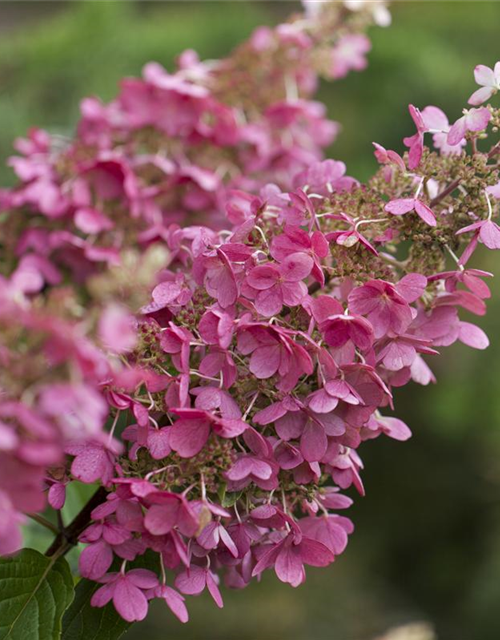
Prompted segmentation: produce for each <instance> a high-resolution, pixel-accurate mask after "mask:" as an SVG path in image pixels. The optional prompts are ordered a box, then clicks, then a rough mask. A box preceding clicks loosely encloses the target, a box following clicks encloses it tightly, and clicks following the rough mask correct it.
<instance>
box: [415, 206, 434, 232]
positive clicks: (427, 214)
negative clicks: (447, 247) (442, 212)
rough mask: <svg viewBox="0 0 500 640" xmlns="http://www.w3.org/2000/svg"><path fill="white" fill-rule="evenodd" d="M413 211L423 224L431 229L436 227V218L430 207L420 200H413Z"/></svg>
mask: <svg viewBox="0 0 500 640" xmlns="http://www.w3.org/2000/svg"><path fill="white" fill-rule="evenodd" d="M415 211H416V212H417V213H418V215H419V216H420V217H421V218H422V220H423V221H424V222H426V223H427V224H428V225H430V226H431V227H435V226H436V224H437V223H436V217H435V216H434V213H433V211H432V209H431V208H430V207H428V206H427V205H426V204H425V203H424V202H422V201H421V200H415Z"/></svg>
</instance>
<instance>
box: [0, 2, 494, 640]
mask: <svg viewBox="0 0 500 640" xmlns="http://www.w3.org/2000/svg"><path fill="white" fill-rule="evenodd" d="M297 8H299V4H298V3H292V2H266V1H261V2H257V1H253V2H245V1H239V2H231V1H225V2H210V1H204V2H152V3H150V2H145V1H141V2H106V1H102V2H8V1H3V2H0V156H1V157H0V160H1V161H2V165H3V161H4V160H5V158H7V157H8V155H9V154H10V153H11V143H12V139H13V138H14V137H15V136H17V135H21V134H23V133H24V132H25V131H26V130H27V128H28V127H29V126H31V125H35V124H36V125H38V126H41V127H45V128H48V129H49V130H50V131H53V132H59V133H70V132H71V131H72V127H73V125H74V123H75V121H76V118H77V114H78V103H79V100H80V99H81V98H82V97H83V96H85V95H89V94H96V95H99V96H101V97H102V98H104V99H110V98H112V97H113V96H114V94H115V92H116V85H117V83H118V81H119V79H120V77H122V76H123V75H137V74H139V72H140V69H141V67H142V65H143V64H144V63H146V62H147V61H149V60H151V59H154V60H158V61H159V62H161V63H163V64H164V65H165V66H166V67H167V68H172V64H173V60H174V58H175V56H176V55H177V54H178V53H179V52H181V51H182V50H183V49H185V48H195V49H197V50H198V51H199V53H200V55H201V57H203V58H214V57H219V56H222V55H224V54H226V53H227V52H229V51H230V50H231V48H232V47H233V46H235V45H236V44H237V43H238V42H240V41H241V40H242V39H243V38H245V37H246V36H248V34H249V33H250V32H251V31H252V29H253V28H254V27H255V26H257V25H259V24H275V23H276V22H278V21H279V20H280V19H281V18H283V17H284V16H285V15H286V14H287V13H289V12H290V11H293V10H295V9H297ZM392 13H393V25H392V26H391V27H390V28H388V29H381V28H375V29H373V30H372V31H371V37H372V40H373V51H372V53H371V54H370V57H369V62H370V64H369V68H368V70H367V71H365V72H364V73H362V74H356V73H354V74H351V75H350V76H349V77H348V78H346V79H345V80H342V81H340V82H336V83H334V84H331V85H326V84H325V85H324V86H323V87H322V88H321V92H320V99H322V100H324V101H325V102H326V103H327V104H328V108H329V113H330V115H331V117H332V118H334V119H336V120H338V121H340V122H341V123H342V126H343V131H342V134H341V136H340V137H339V139H338V140H337V141H336V143H335V145H334V146H333V148H332V150H331V154H330V155H331V157H334V158H337V159H341V160H344V161H345V162H346V163H347V165H348V168H349V173H351V174H352V175H355V176H357V177H359V178H361V179H363V178H365V177H367V176H368V175H369V174H370V172H371V171H372V170H373V169H374V168H375V166H376V165H375V161H374V159H373V156H372V152H371V142H372V141H373V140H376V141H377V142H379V143H381V144H383V145H384V146H386V147H391V148H395V149H399V150H401V149H402V143H401V138H402V137H403V136H404V135H408V134H410V133H412V132H413V125H412V123H411V120H410V118H409V116H408V112H407V104H408V103H409V102H413V103H415V104H416V105H418V106H420V107H423V106H425V105H427V104H436V105H438V106H441V107H442V108H443V109H444V110H445V111H446V112H447V113H448V115H449V117H450V119H454V118H456V117H458V116H459V114H460V110H461V108H462V106H463V105H465V102H466V100H467V98H468V96H469V95H470V93H471V92H472V90H473V88H474V83H473V76H472V69H473V67H474V66H475V65H476V64H478V63H483V64H488V65H490V66H492V65H493V64H494V63H495V61H496V60H498V59H500V35H499V34H500V2H480V1H466V2H453V1H452V2H412V1H409V0H407V1H404V2H396V3H393V5H392ZM0 180H1V184H2V185H7V184H9V183H10V182H12V176H11V173H10V171H9V170H8V169H6V168H4V167H3V166H2V168H1V169H0ZM479 253H480V255H479V256H478V259H477V260H476V264H475V265H474V266H479V267H482V268H485V269H489V270H492V271H496V272H497V273H498V272H499V271H500V269H499V264H500V260H499V259H498V257H497V256H498V254H497V255H495V254H493V253H490V254H488V255H487V254H486V252H483V253H481V252H479ZM493 288H494V290H495V292H494V296H493V300H492V301H491V304H490V308H489V314H488V316H487V317H486V318H483V319H480V320H479V324H480V325H481V326H482V327H483V328H484V329H485V330H486V331H487V332H488V334H489V336H490V339H491V343H492V344H491V347H490V349H489V350H488V351H487V352H486V353H481V352H476V351H472V350H470V349H468V348H466V347H464V346H461V345H456V346H454V347H452V348H449V349H447V350H446V351H445V354H444V355H443V357H441V358H438V359H436V360H435V361H432V362H431V365H432V366H433V369H434V371H435V373H436V375H437V377H438V380H439V384H438V385H436V386H432V387H429V388H421V387H418V386H417V385H412V386H409V387H407V388H406V389H403V390H400V391H399V392H398V393H397V396H396V401H397V410H398V415H399V416H400V417H402V418H403V419H404V420H406V422H407V423H408V424H409V425H410V426H411V428H412V430H413V432H414V437H413V439H412V440H411V441H410V442H408V443H406V444H401V443H397V442H394V441H390V440H388V439H386V440H383V439H379V440H377V441H375V442H371V443H367V444H366V445H364V447H363V448H362V450H361V454H362V457H363V460H364V462H365V464H366V471H365V473H364V481H365V484H366V489H367V497H366V498H364V499H358V500H357V503H356V506H355V507H354V508H353V509H352V510H351V516H352V518H353V520H354V522H355V525H356V531H355V533H354V535H353V536H352V539H351V543H350V545H349V546H348V549H347V551H346V552H345V553H344V555H343V556H342V557H340V558H339V559H338V560H337V562H336V563H335V564H334V565H333V566H332V567H331V568H329V569H327V570H309V571H308V579H307V582H306V584H305V585H304V586H302V587H301V588H299V589H296V590H294V589H292V588H290V587H289V586H286V585H283V584H281V583H279V582H278V581H277V580H276V579H275V578H274V575H272V574H270V573H269V574H266V575H265V576H264V579H263V581H262V583H261V584H260V585H258V584H255V585H252V586H251V587H250V588H248V589H246V590H245V591H244V592H228V591H225V592H224V598H225V602H226V607H225V609H224V610H223V611H222V612H221V611H219V610H217V609H216V607H215V605H214V604H213V603H212V601H211V600H210V599H209V598H208V597H207V596H205V595H203V596H200V597H199V598H189V602H188V605H189V610H190V615H191V621H190V623H189V624H188V625H185V626H183V625H181V624H180V623H178V622H177V620H176V619H175V618H174V617H173V616H172V615H171V614H170V613H169V612H168V611H167V610H166V608H165V607H163V606H161V605H158V606H156V605H154V606H153V608H152V609H153V613H152V614H151V615H150V617H149V618H148V620H147V621H145V622H143V623H141V624H140V625H136V627H134V628H133V630H132V631H131V632H130V633H129V635H128V636H127V637H128V638H130V640H138V639H139V638H141V637H145V636H147V637H148V638H149V640H163V638H174V639H176V640H177V639H178V640H182V639H189V640H201V639H206V640H271V639H272V640H282V639H283V640H285V639H286V640H309V639H311V640H326V639H332V640H369V639H373V638H374V637H376V636H377V635H382V634H383V633H384V632H385V631H387V630H388V629H389V628H391V627H395V626H397V625H399V624H405V623H408V622H411V621H425V622H427V623H428V624H429V625H431V626H432V627H433V628H434V629H435V632H436V637H437V638H438V639H439V640H498V638H500V615H499V610H500V382H499V381H500V335H499V333H500V332H499V330H498V329H499V326H500V321H499V318H500V280H499V281H497V282H495V283H494V284H493ZM464 319H468V318H465V314H464ZM423 638H424V636H422V640H423Z"/></svg>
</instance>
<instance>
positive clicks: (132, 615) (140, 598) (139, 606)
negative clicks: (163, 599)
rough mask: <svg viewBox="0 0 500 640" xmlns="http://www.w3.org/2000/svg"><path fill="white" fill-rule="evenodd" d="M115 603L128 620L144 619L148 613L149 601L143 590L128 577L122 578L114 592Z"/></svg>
mask: <svg viewBox="0 0 500 640" xmlns="http://www.w3.org/2000/svg"><path fill="white" fill-rule="evenodd" d="M113 604H114V605H115V609H116V610H117V611H118V613H119V614H120V615H121V617H122V618H123V619H124V620H126V621H127V622H135V621H138V620H144V618H145V617H146V616H147V614H148V601H147V599H146V596H145V595H144V594H143V592H142V591H141V590H140V589H138V588H137V587H135V586H134V585H133V584H132V583H131V582H130V581H129V580H128V578H127V576H125V577H123V578H120V579H119V580H118V582H117V584H116V587H115V592H114V594H113Z"/></svg>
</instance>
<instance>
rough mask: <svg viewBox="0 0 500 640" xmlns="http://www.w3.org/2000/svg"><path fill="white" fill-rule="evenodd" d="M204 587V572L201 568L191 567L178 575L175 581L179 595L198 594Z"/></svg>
mask: <svg viewBox="0 0 500 640" xmlns="http://www.w3.org/2000/svg"><path fill="white" fill-rule="evenodd" d="M205 585H206V572H205V570H204V569H202V568H201V567H197V566H192V567H191V568H189V569H186V571H183V572H182V573H180V574H179V575H178V576H177V578H176V579H175V586H176V587H177V589H179V591H180V592H181V593H185V594H186V595H190V596H197V595H198V594H200V593H201V592H202V591H203V589H204V588H205Z"/></svg>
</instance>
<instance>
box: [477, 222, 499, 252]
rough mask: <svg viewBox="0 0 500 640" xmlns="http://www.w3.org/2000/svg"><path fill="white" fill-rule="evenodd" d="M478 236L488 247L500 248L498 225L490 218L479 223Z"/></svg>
mask: <svg viewBox="0 0 500 640" xmlns="http://www.w3.org/2000/svg"><path fill="white" fill-rule="evenodd" d="M479 237H480V238H481V240H482V241H483V243H484V244H485V245H486V246H487V247H488V249H500V227H499V226H498V225H497V224H496V223H495V222H493V221H492V220H486V221H485V222H484V223H483V224H482V225H481V228H480V231H479Z"/></svg>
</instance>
